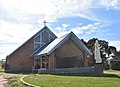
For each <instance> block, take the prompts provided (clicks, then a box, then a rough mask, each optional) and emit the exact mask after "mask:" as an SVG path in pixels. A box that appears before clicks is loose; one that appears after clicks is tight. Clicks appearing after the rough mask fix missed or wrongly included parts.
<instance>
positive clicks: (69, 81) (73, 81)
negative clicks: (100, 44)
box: [24, 74, 120, 87]
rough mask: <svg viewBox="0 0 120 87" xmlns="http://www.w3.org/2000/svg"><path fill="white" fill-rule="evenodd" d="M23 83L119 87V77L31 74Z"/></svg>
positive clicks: (112, 75) (57, 85) (63, 86)
mask: <svg viewBox="0 0 120 87" xmlns="http://www.w3.org/2000/svg"><path fill="white" fill-rule="evenodd" d="M24 81H26V82H28V83H30V84H33V85H38V86H41V87H108V86H109V87H120V84H119V83H120V75H114V74H105V75H104V76H102V77H97V76H62V75H61V76H60V75H49V74H31V75H29V76H28V77H25V78H24Z"/></svg>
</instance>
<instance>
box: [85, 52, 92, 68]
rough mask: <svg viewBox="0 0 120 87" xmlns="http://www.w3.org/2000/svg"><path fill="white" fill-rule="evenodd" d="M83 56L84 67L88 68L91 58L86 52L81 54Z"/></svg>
mask: <svg viewBox="0 0 120 87" xmlns="http://www.w3.org/2000/svg"><path fill="white" fill-rule="evenodd" d="M83 54H84V67H88V62H89V60H90V57H91V56H88V54H87V53H86V52H83Z"/></svg>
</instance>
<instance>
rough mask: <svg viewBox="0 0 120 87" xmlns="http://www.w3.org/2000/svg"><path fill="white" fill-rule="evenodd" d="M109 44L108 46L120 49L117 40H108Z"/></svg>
mask: <svg viewBox="0 0 120 87" xmlns="http://www.w3.org/2000/svg"><path fill="white" fill-rule="evenodd" d="M109 45H110V46H115V47H116V48H117V50H118V51H119V50H120V41H119V40H116V41H109Z"/></svg>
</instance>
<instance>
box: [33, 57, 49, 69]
mask: <svg viewBox="0 0 120 87" xmlns="http://www.w3.org/2000/svg"><path fill="white" fill-rule="evenodd" d="M48 68H49V58H48V57H47V56H37V57H34V66H33V69H32V70H39V69H48Z"/></svg>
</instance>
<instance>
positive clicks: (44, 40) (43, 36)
mask: <svg viewBox="0 0 120 87" xmlns="http://www.w3.org/2000/svg"><path fill="white" fill-rule="evenodd" d="M51 41H53V37H52V36H51V35H50V34H49V33H48V32H47V31H43V32H42V33H40V34H38V35H37V36H36V37H35V38H34V48H35V50H36V49H37V48H39V47H42V46H43V45H45V44H48V43H49V42H51Z"/></svg>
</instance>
